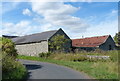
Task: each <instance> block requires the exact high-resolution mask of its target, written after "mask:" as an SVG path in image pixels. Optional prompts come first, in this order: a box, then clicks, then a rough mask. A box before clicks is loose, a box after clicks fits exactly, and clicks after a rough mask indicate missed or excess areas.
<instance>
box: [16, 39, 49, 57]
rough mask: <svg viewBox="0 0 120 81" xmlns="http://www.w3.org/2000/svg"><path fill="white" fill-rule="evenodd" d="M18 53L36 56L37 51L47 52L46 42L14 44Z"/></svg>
mask: <svg viewBox="0 0 120 81" xmlns="http://www.w3.org/2000/svg"><path fill="white" fill-rule="evenodd" d="M15 48H16V49H17V51H18V53H19V54H20V55H27V56H37V55H38V54H39V53H42V52H48V42H47V41H41V42H39V43H31V44H22V45H16V47H15Z"/></svg>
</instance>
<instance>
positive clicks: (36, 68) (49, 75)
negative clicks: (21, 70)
mask: <svg viewBox="0 0 120 81" xmlns="http://www.w3.org/2000/svg"><path fill="white" fill-rule="evenodd" d="M19 61H20V62H21V63H23V64H24V65H25V66H26V68H27V70H28V79H90V78H89V77H88V76H86V75H84V74H83V73H80V72H77V71H75V70H73V69H71V68H67V67H64V66H60V65H56V64H51V63H46V62H38V61H30V60H19Z"/></svg>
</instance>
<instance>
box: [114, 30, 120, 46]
mask: <svg viewBox="0 0 120 81" xmlns="http://www.w3.org/2000/svg"><path fill="white" fill-rule="evenodd" d="M114 41H115V43H116V44H117V45H120V32H118V33H116V35H115V36H114Z"/></svg>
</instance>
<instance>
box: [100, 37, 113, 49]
mask: <svg viewBox="0 0 120 81" xmlns="http://www.w3.org/2000/svg"><path fill="white" fill-rule="evenodd" d="M109 45H111V50H114V49H115V42H114V40H113V39H112V37H111V36H109V37H108V39H107V40H106V42H105V43H103V44H102V45H100V46H99V48H100V49H102V50H106V51H107V50H110V49H109Z"/></svg>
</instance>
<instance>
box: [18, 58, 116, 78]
mask: <svg viewBox="0 0 120 81" xmlns="http://www.w3.org/2000/svg"><path fill="white" fill-rule="evenodd" d="M18 58H19V59H25V60H34V61H41V62H49V63H55V64H58V65H63V66H67V67H70V68H73V69H75V70H77V71H80V72H84V73H86V74H87V75H89V76H90V77H93V78H95V79H118V67H116V65H117V62H112V61H111V62H101V61H100V62H99V61H98V62H89V61H81V62H73V61H62V60H53V59H44V58H39V57H35V56H18ZM111 66H112V67H111Z"/></svg>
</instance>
